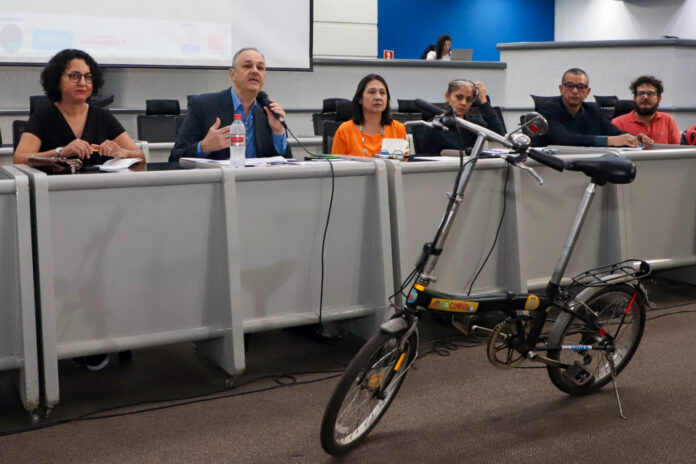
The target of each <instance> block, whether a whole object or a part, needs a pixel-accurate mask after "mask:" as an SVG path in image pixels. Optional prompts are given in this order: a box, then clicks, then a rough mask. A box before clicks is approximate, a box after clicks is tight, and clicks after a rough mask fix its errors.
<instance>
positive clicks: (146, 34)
mask: <svg viewBox="0 0 696 464" xmlns="http://www.w3.org/2000/svg"><path fill="white" fill-rule="evenodd" d="M242 47H256V48H258V49H259V50H261V51H262V52H263V54H264V55H265V56H266V62H267V65H268V67H270V68H276V69H278V68H281V69H309V68H311V54H312V50H311V47H312V0H282V1H277V0H276V1H273V0H227V1H225V0H215V1H213V0H140V1H136V0H118V1H115V0H105V1H98V2H95V1H94V0H71V1H69V2H64V1H52V2H49V1H46V0H24V1H18V0H12V1H10V0H0V64H43V63H46V61H48V59H49V58H50V57H51V56H52V55H53V54H54V53H55V52H57V51H59V50H62V49H64V48H79V49H81V50H85V51H86V52H87V53H89V54H90V55H92V56H93V57H94V58H95V59H96V60H97V62H99V64H102V65H107V66H108V65H119V66H167V67H229V65H230V63H231V60H232V55H233V54H234V52H235V51H236V50H238V49H239V48H242Z"/></svg>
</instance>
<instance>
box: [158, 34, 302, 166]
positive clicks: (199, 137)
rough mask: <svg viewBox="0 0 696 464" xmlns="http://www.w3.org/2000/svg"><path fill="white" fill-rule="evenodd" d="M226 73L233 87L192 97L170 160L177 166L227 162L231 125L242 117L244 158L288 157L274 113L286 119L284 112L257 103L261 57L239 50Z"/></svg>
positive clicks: (263, 63) (275, 106)
mask: <svg viewBox="0 0 696 464" xmlns="http://www.w3.org/2000/svg"><path fill="white" fill-rule="evenodd" d="M228 73H229V75H230V79H231V80H232V87H231V88H228V89H225V90H222V91H220V92H214V93H207V94H203V95H197V96H195V97H192V98H191V101H190V102H189V105H188V112H187V114H186V118H185V119H184V122H183V123H182V124H181V128H179V132H178V134H177V137H176V141H175V142H174V148H173V149H172V151H171V153H170V155H169V161H171V162H176V161H179V159H180V158H181V157H190V158H196V157H198V158H211V159H229V157H230V149H229V147H230V124H232V122H233V120H234V115H235V113H237V114H241V115H242V122H243V123H244V127H245V128H246V157H247V158H256V157H270V156H278V155H282V156H284V157H286V158H292V151H291V150H290V146H289V145H288V138H287V134H286V133H285V128H284V127H283V125H282V123H281V122H280V120H278V118H276V117H275V116H274V114H273V113H276V114H277V115H279V116H280V117H282V118H285V111H283V108H281V106H280V105H279V104H278V103H276V102H275V101H273V100H271V101H270V102H271V105H270V110H269V109H268V108H262V107H261V105H259V104H257V102H256V97H257V96H258V94H259V92H260V91H261V89H262V88H263V84H264V82H265V80H266V59H265V57H264V56H263V54H261V52H260V51H258V50H257V49H255V48H243V49H241V50H239V51H237V53H235V55H234V57H233V58H232V67H231V68H230V69H229V71H228ZM271 110H272V112H271Z"/></svg>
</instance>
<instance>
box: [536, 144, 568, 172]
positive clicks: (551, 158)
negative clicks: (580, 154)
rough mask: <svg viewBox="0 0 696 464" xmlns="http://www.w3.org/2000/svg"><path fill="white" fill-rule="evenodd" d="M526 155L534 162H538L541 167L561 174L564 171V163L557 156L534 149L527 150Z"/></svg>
mask: <svg viewBox="0 0 696 464" xmlns="http://www.w3.org/2000/svg"><path fill="white" fill-rule="evenodd" d="M527 155H528V156H529V157H530V158H532V159H533V160H534V161H538V162H540V163H541V164H543V165H546V166H548V167H550V168H551V169H555V170H556V171H558V172H563V170H564V169H565V161H563V160H562V159H560V158H559V157H558V156H555V155H552V154H549V153H546V152H544V151H542V150H538V149H536V148H530V149H529V150H527Z"/></svg>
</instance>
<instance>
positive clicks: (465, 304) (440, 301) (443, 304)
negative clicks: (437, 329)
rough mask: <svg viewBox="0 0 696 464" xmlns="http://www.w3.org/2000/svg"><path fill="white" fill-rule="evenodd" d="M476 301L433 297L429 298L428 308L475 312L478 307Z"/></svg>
mask: <svg viewBox="0 0 696 464" xmlns="http://www.w3.org/2000/svg"><path fill="white" fill-rule="evenodd" d="M478 305H479V304H478V301H464V300H446V299H444V298H433V299H432V300H430V305H429V306H428V308H429V309H437V310H439V311H452V312H455V313H475V312H476V310H477V309H478Z"/></svg>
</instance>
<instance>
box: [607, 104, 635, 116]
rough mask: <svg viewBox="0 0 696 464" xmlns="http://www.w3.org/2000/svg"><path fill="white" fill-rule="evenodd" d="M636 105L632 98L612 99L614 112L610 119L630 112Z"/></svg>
mask: <svg viewBox="0 0 696 464" xmlns="http://www.w3.org/2000/svg"><path fill="white" fill-rule="evenodd" d="M635 107H636V104H635V103H634V102H633V100H616V101H614V114H613V115H612V119H613V118H615V117H617V116H621V115H622V114H626V113H630V112H631V111H633V109H634V108H635Z"/></svg>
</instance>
